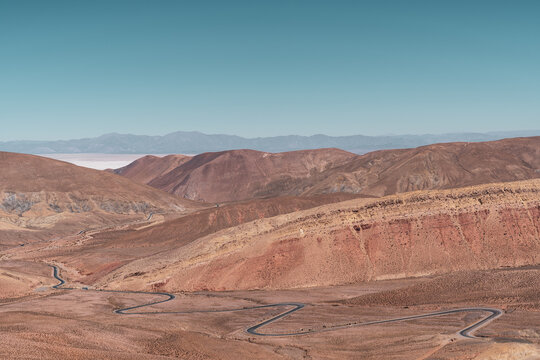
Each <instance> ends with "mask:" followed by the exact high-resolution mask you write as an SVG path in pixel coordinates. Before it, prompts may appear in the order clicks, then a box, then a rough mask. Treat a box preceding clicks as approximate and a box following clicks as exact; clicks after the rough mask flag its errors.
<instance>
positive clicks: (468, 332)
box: [49, 265, 503, 338]
mask: <svg viewBox="0 0 540 360" xmlns="http://www.w3.org/2000/svg"><path fill="white" fill-rule="evenodd" d="M49 266H50V267H52V268H53V276H54V277H55V279H57V280H58V281H59V283H58V284H56V285H54V286H53V288H54V289H62V290H76V289H75V288H67V287H64V286H63V285H64V284H65V283H66V282H65V281H64V279H62V278H61V277H60V274H59V271H58V268H57V267H56V266H54V265H49ZM85 290H88V289H85ZM89 291H99V292H109V293H122V294H145V295H159V296H163V297H164V299H162V300H158V301H153V302H148V303H144V304H141V305H136V306H130V307H127V308H123V309H116V310H114V312H115V313H116V314H121V315H151V314H154V315H156V314H192V313H220V312H233V311H246V310H254V309H267V308H282V307H290V308H291V309H289V310H287V311H284V312H282V313H281V314H279V315H276V316H274V317H271V318H270V319H268V320H265V321H263V322H260V323H258V324H256V325H253V326H251V327H249V328H247V329H246V332H248V333H249V334H252V335H258V336H297V335H307V334H315V333H320V332H329V331H335V330H339V329H345V328H351V327H357V326H368V325H375V324H386V323H392V322H398V321H408V320H415V319H424V318H429V317H435V316H443V315H449V314H456V313H462V312H487V313H489V315H488V316H486V317H485V318H483V319H481V320H480V321H478V322H476V323H474V324H472V325H469V326H467V327H466V328H464V329H462V330H460V331H458V334H459V335H461V336H462V337H464V338H476V336H474V334H473V333H474V332H475V331H477V330H478V329H480V328H481V327H483V326H485V325H487V324H488V323H490V322H491V321H493V320H495V319H496V318H498V317H499V316H501V315H502V314H503V313H502V311H501V310H499V309H494V308H487V307H470V308H460V309H451V310H444V311H437V312H432V313H427V314H419V315H412V316H405V317H398V318H394V319H386V320H377V321H368V322H351V323H349V324H346V325H340V326H333V327H329V328H324V329H320V330H307V331H298V332H291V333H261V332H259V329H261V328H262V327H264V326H266V325H268V324H270V323H273V322H275V321H278V320H280V319H283V318H284V317H286V316H289V315H291V314H292V313H294V312H296V311H298V310H300V309H302V308H304V307H305V306H306V304H302V303H296V302H290V303H276V304H268V305H258V306H250V307H242V308H236V309H225V310H222V309H220V310H211V309H210V310H192V311H143V312H140V311H133V310H136V309H141V308H143V307H147V306H152V305H156V304H161V303H164V302H167V301H171V300H173V299H174V298H175V296H174V295H173V294H169V293H165V292H146V291H123V290H89Z"/></svg>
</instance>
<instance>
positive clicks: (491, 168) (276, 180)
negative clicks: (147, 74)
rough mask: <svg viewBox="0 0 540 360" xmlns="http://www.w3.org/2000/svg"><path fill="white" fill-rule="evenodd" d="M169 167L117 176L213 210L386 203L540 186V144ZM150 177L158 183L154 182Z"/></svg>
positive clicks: (323, 153) (244, 157) (241, 157)
mask: <svg viewBox="0 0 540 360" xmlns="http://www.w3.org/2000/svg"><path fill="white" fill-rule="evenodd" d="M182 160H184V159H182ZM165 162H166V161H165V160H159V159H154V158H145V159H144V161H140V162H139V163H137V164H133V166H132V165H129V166H128V168H131V171H127V170H120V171H119V173H120V174H121V175H123V176H127V177H129V178H131V179H134V180H136V181H140V182H144V183H148V184H149V185H150V186H153V187H156V188H158V189H162V190H165V191H167V192H169V193H173V194H177V195H179V196H181V197H184V198H188V199H193V200H204V201H208V202H223V201H235V200H242V199H248V198H254V197H272V196H283V195H295V196H304V195H314V194H324V193H335V192H349V193H359V194H365V195H369V196H385V195H390V194H395V193H402V192H407V191H414V190H429V189H448V188H456V187H462V186H470V185H478V184H485V183H494V182H505V181H517V180H526V179H533V178H538V177H540V137H530V138H513V139H505V140H499V141H491V142H484V143H447V144H434V145H428V146H422V147H419V148H415V149H403V150H385V151H376V152H373V153H369V154H366V155H362V156H358V155H354V154H351V153H348V152H344V151H341V150H337V149H320V150H306V151H294V152H286V153H278V154H269V153H263V152H258V151H252V150H234V151H224V152H218V153H205V154H201V155H198V156H195V157H193V158H191V159H190V160H189V161H186V162H184V163H182V164H180V165H179V166H177V167H176V168H174V169H172V170H170V171H168V172H166V170H168V169H169V168H170V167H172V165H171V166H168V165H167V166H163V167H161V166H162V165H161V164H163V163H165ZM156 164H158V165H156ZM154 169H156V170H154ZM163 169H165V170H163ZM151 174H154V175H155V177H154V178H153V179H152V180H150V181H148V180H149V179H150V178H151V177H152V176H151Z"/></svg>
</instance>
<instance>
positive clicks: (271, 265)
mask: <svg viewBox="0 0 540 360" xmlns="http://www.w3.org/2000/svg"><path fill="white" fill-rule="evenodd" d="M539 219H540V180H530V181H524V182H513V183H504V184H492V185H482V186H473V187H467V188H461V189H454V190H444V191H419V192H411V193H407V194H402V195H393V196H388V197H384V198H381V199H355V200H350V201H346V202H341V203H337V204H331V205H324V206H321V207H317V208H314V209H310V210H305V211H297V212H295V213H292V214H287V215H281V216H277V217H273V218H268V219H263V220H257V221H254V222H250V223H246V224H243V225H240V226H237V227H234V228H229V229H226V230H222V231H220V232H218V233H215V234H212V235H209V236H206V237H203V238H199V239H197V240H195V241H191V242H189V243H187V244H185V245H180V246H179V247H178V248H177V249H175V250H172V251H167V252H162V253H159V254H156V255H154V256H150V257H147V258H144V259H140V260H137V261H133V262H131V263H129V264H127V265H124V266H122V267H120V268H119V269H118V270H116V271H115V272H113V273H111V274H109V275H108V276H106V277H104V278H103V279H102V280H101V281H100V285H106V286H109V287H111V288H130V289H149V288H155V289H166V290H169V291H177V290H200V289H212V290H226V289H253V288H292V287H305V286H319V285H336V284H345V283H351V282H359V281H366V280H376V279H388V278H402V277H410V276H421V275H430V274H439V273H441V274H442V273H448V272H452V271H456V270H471V269H472V270H478V269H493V268H500V267H505V266H510V267H517V266H522V265H529V264H538V263H540V238H539V234H540V221H539Z"/></svg>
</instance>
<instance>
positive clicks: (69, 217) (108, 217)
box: [0, 152, 196, 245]
mask: <svg viewBox="0 0 540 360" xmlns="http://www.w3.org/2000/svg"><path fill="white" fill-rule="evenodd" d="M0 168H2V171H1V172H0V232H1V233H2V245H5V243H4V242H5V241H6V239H7V238H10V239H16V241H24V240H25V239H29V238H32V237H36V236H37V235H38V234H40V236H38V237H41V238H43V237H45V236H51V237H52V236H53V235H55V236H58V235H59V234H61V233H63V232H64V231H62V230H60V229H59V228H58V227H57V225H59V224H63V226H64V228H66V227H67V228H68V229H70V230H69V231H73V230H75V229H76V228H78V229H79V230H81V229H84V228H85V226H90V225H91V224H93V223H101V224H103V223H108V222H113V221H115V219H116V220H118V219H121V218H125V217H130V216H131V217H136V218H143V217H146V216H148V215H149V214H150V213H153V212H170V211H174V212H177V211H178V212H181V211H186V210H188V209H189V208H192V207H196V204H194V203H192V202H189V201H187V200H183V199H179V198H177V197H175V196H171V195H169V194H167V193H164V192H162V191H159V190H156V189H154V188H151V187H149V186H144V185H140V184H137V183H134V182H132V181H130V180H128V179H125V178H122V177H119V176H116V175H114V174H109V173H107V172H103V171H97V170H92V169H88V168H83V167H79V166H75V165H72V164H69V163H65V162H62V161H57V160H52V159H48V158H43V157H39V156H34V155H26V154H15V153H6V152H0ZM53 228H54V231H53ZM20 230H25V231H24V232H22V233H21V232H20ZM24 242H25V241H24Z"/></svg>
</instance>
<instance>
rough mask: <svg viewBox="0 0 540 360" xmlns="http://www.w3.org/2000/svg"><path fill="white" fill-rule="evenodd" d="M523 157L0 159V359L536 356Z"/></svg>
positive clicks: (432, 151)
mask: <svg viewBox="0 0 540 360" xmlns="http://www.w3.org/2000/svg"><path fill="white" fill-rule="evenodd" d="M539 161H540V138H539V137H534V138H516V139H506V140H501V141H495V142H486V143H474V144H473V143H448V144H435V145H429V146H424V147H420V148H416V149H404V150H387V151H378V152H374V153H370V154H366V155H361V156H359V155H355V154H352V153H348V152H345V151H342V150H338V149H320V150H306V151H296V152H289V153H279V154H271V153H264V152H256V151H251V150H235V151H225V152H219V153H206V154H200V155H197V156H193V157H189V156H184V155H170V156H166V157H155V156H146V157H143V158H141V159H138V160H136V161H135V162H134V163H132V164H130V165H128V166H127V167H124V168H121V169H117V170H114V171H113V170H110V171H98V170H91V169H87V168H81V167H78V166H75V165H71V164H67V163H64V162H61V161H56V160H51V159H46V158H42V157H38V156H32V155H23V154H15V153H0V165H1V166H2V169H3V171H2V172H1V173H0V196H1V201H0V290H1V291H0V358H2V359H4V358H5V359H64V358H65V359H177V358H179V359H234V360H237V359H432V360H435V359H462V360H466V359H467V360H471V359H477V360H481V359H483V360H488V359H489V360H492V359H493V360H495V359H516V360H517V359H540V280H539V279H540V179H539V177H540V162H539Z"/></svg>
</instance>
